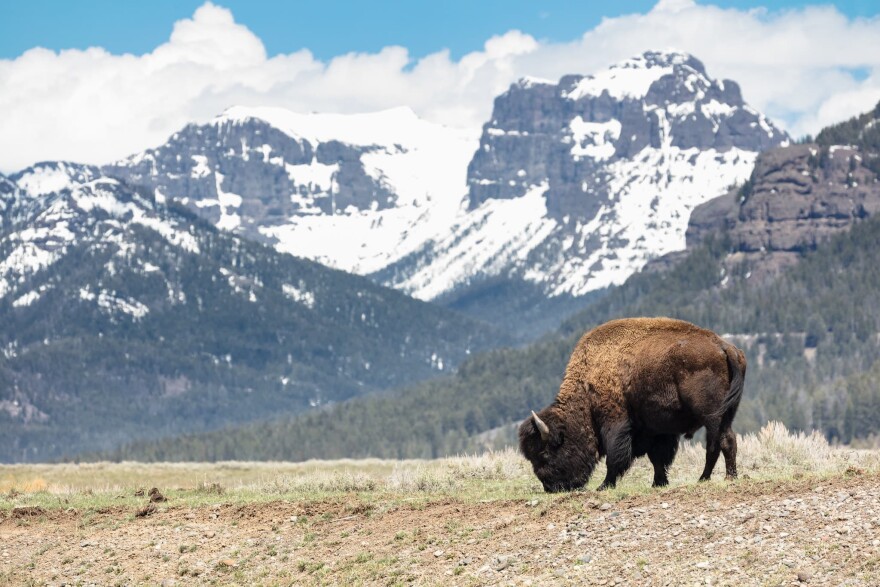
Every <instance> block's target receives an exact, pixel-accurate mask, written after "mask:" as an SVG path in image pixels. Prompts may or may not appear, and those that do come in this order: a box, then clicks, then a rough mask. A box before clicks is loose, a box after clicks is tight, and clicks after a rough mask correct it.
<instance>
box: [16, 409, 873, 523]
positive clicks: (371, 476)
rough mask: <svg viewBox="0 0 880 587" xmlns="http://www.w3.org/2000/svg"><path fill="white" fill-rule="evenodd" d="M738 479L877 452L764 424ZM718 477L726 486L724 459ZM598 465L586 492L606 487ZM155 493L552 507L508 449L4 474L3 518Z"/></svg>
mask: <svg viewBox="0 0 880 587" xmlns="http://www.w3.org/2000/svg"><path fill="white" fill-rule="evenodd" d="M704 459H705V452H704V449H703V447H702V445H700V444H697V443H685V444H683V445H682V447H681V449H680V450H679V453H678V456H677V457H676V461H675V463H674V465H673V467H672V470H671V472H670V485H671V486H672V487H676V486H689V485H693V483H694V481H695V479H696V477H697V476H698V475H699V473H700V472H701V471H702V466H703V461H704ZM738 462H739V470H740V475H741V476H742V477H743V478H744V479H753V480H762V479H763V480H784V479H796V478H799V477H801V476H805V475H820V476H821V475H835V474H840V473H843V472H845V471H846V470H847V469H848V468H857V469H862V470H876V469H878V468H880V451H874V450H853V449H849V448H845V447H832V446H830V445H829V444H828V443H827V442H826V441H825V439H824V438H823V437H822V436H821V435H819V434H812V435H805V434H792V433H789V431H788V430H786V428H785V427H784V426H782V425H781V424H778V423H770V424H768V425H767V426H765V427H764V428H763V429H762V430H761V431H760V432H758V433H757V434H750V435H746V436H742V437H740V439H739V455H738ZM719 463H720V464H719V465H718V466H717V467H716V475H715V476H716V477H723V460H722V461H719ZM604 476H605V471H604V465H603V464H600V465H599V467H598V468H597V470H596V472H595V473H594V474H593V478H592V480H591V481H590V483H589V485H588V489H591V488H593V489H594V488H595V487H596V486H597V485H598V484H599V482H601V480H602V479H603V478H604ZM651 479H652V469H651V466H650V463H649V462H648V461H647V459H644V458H642V459H638V460H636V463H635V465H634V466H633V468H632V469H631V470H630V471H629V473H627V475H626V476H625V477H624V478H623V481H622V482H621V483H620V484H619V486H618V488H617V489H615V490H613V491H611V492H609V493H608V494H607V495H608V497H607V498H606V499H613V498H620V497H622V496H627V495H632V494H637V493H643V492H646V491H649V490H650V485H651ZM152 487H156V488H159V489H160V490H161V491H162V492H163V493H164V494H165V495H166V496H168V497H172V496H173V497H174V498H175V503H177V504H193V505H195V504H205V503H214V502H263V501H273V500H299V501H301V500H324V499H327V498H331V497H335V496H340V495H345V496H349V497H351V496H352V495H353V494H354V495H356V496H358V497H360V498H361V499H365V500H371V501H374V500H392V501H393V500H398V499H405V500H426V499H431V498H435V499H443V498H448V497H455V498H456V499H459V500H462V501H481V500H487V499H496V500H510V499H534V498H536V497H537V498H539V499H550V498H552V496H545V495H544V494H543V493H542V491H541V486H540V484H539V483H538V481H537V479H536V478H535V477H534V475H533V474H532V472H531V469H530V467H529V464H528V462H526V461H525V460H524V459H523V458H522V457H521V456H520V455H519V454H518V453H517V452H516V451H514V450H513V449H507V450H504V451H499V452H489V453H485V454H482V455H474V456H458V457H450V458H446V459H439V460H431V461H422V460H410V461H387V460H379V459H362V460H337V461H308V462H304V463H286V462H279V463H261V462H220V463H150V464H144V463H132V462H123V463H106V462H104V463H88V464H81V465H77V464H57V465H0V509H7V510H8V509H11V508H13V507H15V506H21V505H35V506H41V507H44V508H53V507H64V508H69V507H74V508H89V507H107V506H110V505H121V504H127V503H135V502H136V501H137V499H136V497H137V496H135V495H134V494H135V493H136V492H137V490H138V489H150V488H152Z"/></svg>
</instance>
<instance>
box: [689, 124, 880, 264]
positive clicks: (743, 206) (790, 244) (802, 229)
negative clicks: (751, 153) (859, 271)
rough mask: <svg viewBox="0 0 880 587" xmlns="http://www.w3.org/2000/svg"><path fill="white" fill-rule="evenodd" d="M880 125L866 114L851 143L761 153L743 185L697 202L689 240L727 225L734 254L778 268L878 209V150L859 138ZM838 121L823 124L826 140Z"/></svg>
mask: <svg viewBox="0 0 880 587" xmlns="http://www.w3.org/2000/svg"><path fill="white" fill-rule="evenodd" d="M860 118H863V117H860ZM851 122H852V121H849V122H848V123H844V124H850V123H851ZM876 124H877V118H875V117H869V118H867V119H864V120H862V122H861V130H856V131H854V134H853V136H852V137H851V138H852V140H851V141H850V144H845V145H834V144H828V141H827V140H823V141H822V142H820V143H809V144H801V145H792V146H790V147H786V148H781V149H774V150H770V151H767V152H766V153H763V154H761V155H760V156H759V157H758V159H757V161H756V163H755V169H754V171H753V173H752V175H751V177H750V178H749V180H748V181H747V182H746V183H745V184H744V185H743V186H741V187H738V188H736V189H733V190H731V191H730V192H729V193H727V194H725V195H724V196H722V197H719V198H716V199H714V200H711V201H709V202H706V203H705V204H702V205H700V206H698V207H697V208H696V209H694V212H693V214H692V215H691V219H690V223H689V226H688V230H687V244H688V246H689V247H691V246H693V245H695V244H697V243H699V242H701V241H703V240H704V239H705V238H707V236H708V235H710V234H716V233H718V232H720V231H725V232H726V233H727V234H729V235H730V238H731V240H732V243H731V244H732V247H733V251H734V253H733V254H732V255H731V259H730V260H731V261H736V262H739V261H749V262H750V263H752V264H753V265H754V266H755V269H756V270H758V271H762V272H766V271H775V270H778V269H779V268H781V267H785V266H787V265H790V264H791V263H793V262H795V261H796V260H797V258H798V257H799V256H800V255H801V254H803V253H804V252H806V251H809V250H811V249H813V248H815V246H816V245H817V244H818V243H819V242H822V241H823V240H826V239H827V238H828V237H830V236H831V235H833V234H835V233H837V232H839V231H841V230H846V229H848V228H850V227H851V226H852V224H853V223H854V222H856V221H858V220H859V219H861V218H865V217H867V216H870V215H874V214H877V213H878V212H880V176H878V173H877V171H876V170H875V169H874V167H876V162H877V158H878V152H877V150H876V149H874V148H873V147H872V146H871V145H870V144H859V143H860V137H862V138H864V135H865V133H866V132H871V129H874V128H876ZM838 126H840V125H838ZM834 128H835V127H832V128H831V129H828V130H826V131H823V132H824V133H825V134H824V135H821V134H820V139H821V138H823V137H828V136H831V135H834V136H836V134H834V133H831V132H830V131H831V130H833V129H834ZM873 132H876V131H873ZM837 138H840V137H837Z"/></svg>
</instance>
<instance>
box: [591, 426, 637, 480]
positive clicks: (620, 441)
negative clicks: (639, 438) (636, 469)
mask: <svg viewBox="0 0 880 587" xmlns="http://www.w3.org/2000/svg"><path fill="white" fill-rule="evenodd" d="M602 435H603V439H604V444H605V468H606V469H607V471H608V472H607V473H606V475H605V480H604V481H602V485H600V486H599V487H598V490H599V491H604V490H606V489H609V488H613V487H614V486H616V485H617V480H618V479H619V478H620V477H621V476H622V475H623V474H624V473H626V472H627V470H629V467H630V465H632V461H633V447H632V441H633V438H632V429H631V426H630V423H629V421H625V422H623V423H619V424H616V425H611V426H609V427H608V428H607V430H603V431H602Z"/></svg>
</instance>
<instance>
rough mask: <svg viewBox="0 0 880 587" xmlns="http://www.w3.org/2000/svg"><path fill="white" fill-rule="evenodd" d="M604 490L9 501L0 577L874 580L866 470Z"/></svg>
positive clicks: (879, 578) (41, 580) (338, 581)
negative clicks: (82, 504)
mask: <svg viewBox="0 0 880 587" xmlns="http://www.w3.org/2000/svg"><path fill="white" fill-rule="evenodd" d="M602 498H603V494H601V493H595V492H592V491H588V492H578V493H572V494H568V495H564V496H560V497H558V498H555V499H550V500H538V499H534V500H528V501H526V500H518V501H491V502H486V503H480V502H476V503H468V502H464V501H462V502H458V501H457V500H456V499H454V498H445V499H442V500H438V501H430V500H429V501H428V502H427V503H425V502H421V501H419V502H415V501H414V502H413V504H407V503H405V502H403V503H401V502H400V501H397V502H395V503H394V504H383V503H381V502H378V503H367V502H364V501H363V500H362V499H360V498H359V497H358V496H357V495H356V494H352V495H351V496H350V499H347V498H343V499H338V500H331V501H327V500H323V501H317V502H305V503H296V502H281V501H279V502H270V503H262V504H232V503H222V500H221V503H215V504H208V505H204V506H196V507H193V506H180V505H177V506H176V505H175V504H174V503H173V500H172V501H169V502H165V503H158V504H156V510H155V511H154V512H152V513H149V514H148V515H145V516H142V517H137V516H135V515H134V514H135V512H134V511H132V508H131V507H128V506H125V507H123V506H120V507H110V508H104V509H102V510H100V511H97V512H93V511H90V512H83V511H78V510H75V509H68V510H64V509H27V508H16V509H12V510H7V511H6V512H2V513H0V516H2V518H0V583H2V582H3V581H6V582H7V583H8V584H11V585H31V584H36V585H43V584H47V585H63V584H73V585H142V584H143V585H201V584H217V585H226V584H242V585H255V584H265V585H276V584H277V585H308V584H328V585H350V584H378V585H396V584H400V585H409V584H417V585H435V584H442V585H490V584H501V585H565V584H574V585H737V586H744V585H799V584H810V585H880V475H877V474H876V473H866V472H860V471H851V472H850V473H849V474H846V475H840V476H835V477H831V478H803V479H800V480H792V481H785V482H771V481H749V480H745V481H739V482H736V483H732V484H724V483H711V484H708V485H699V486H698V485H693V486H685V487H678V488H675V489H669V490H662V491H655V492H651V493H649V494H646V495H637V496H633V497H623V498H622V499H620V500H619V501H612V502H610V503H609V502H604V501H603V500H602ZM146 500H147V498H146V497H145V498H144V503H145V504H146V503H147V501H146Z"/></svg>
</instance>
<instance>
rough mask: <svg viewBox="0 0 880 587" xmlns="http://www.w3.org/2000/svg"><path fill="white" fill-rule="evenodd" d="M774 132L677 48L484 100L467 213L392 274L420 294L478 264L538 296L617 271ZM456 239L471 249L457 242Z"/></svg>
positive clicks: (714, 191)
mask: <svg viewBox="0 0 880 587" xmlns="http://www.w3.org/2000/svg"><path fill="white" fill-rule="evenodd" d="M787 141H788V137H787V135H786V134H785V133H784V132H783V131H781V130H779V129H778V128H776V127H775V126H774V125H773V124H772V123H771V122H770V121H768V120H767V119H766V118H765V117H764V116H762V115H761V114H760V113H758V112H756V111H755V110H754V109H752V108H751V107H749V106H748V105H747V104H745V103H744V102H743V100H742V97H741V95H740V90H739V86H738V85H737V84H736V83H735V82H732V81H729V80H725V81H718V80H713V79H712V78H710V77H709V76H708V74H707V73H706V71H705V68H704V67H703V65H702V63H700V62H699V61H698V60H697V59H695V58H694V57H692V56H689V55H686V54H682V53H658V52H651V53H645V54H644V55H641V56H639V57H636V58H633V59H630V60H628V61H625V62H623V63H620V64H618V65H615V66H613V67H611V68H609V69H608V70H605V71H602V72H600V73H598V74H596V75H591V76H586V77H584V76H566V77H564V78H562V80H560V82H559V83H553V82H550V81H546V80H538V79H523V80H520V81H519V82H518V83H517V84H514V85H513V86H512V87H511V88H510V89H509V90H508V91H507V92H506V93H504V94H502V95H501V96H499V97H498V98H497V99H496V100H495V106H494V111H493V114H492V119H491V120H490V121H489V122H488V123H487V124H486V125H484V127H483V135H482V137H481V139H480V147H479V149H478V150H477V152H476V154H475V156H474V158H473V159H472V160H471V163H470V165H469V167H468V190H469V191H468V207H467V212H466V213H465V214H463V216H462V217H461V218H459V219H458V220H457V223H456V225H455V226H454V229H453V230H452V231H450V234H449V236H448V237H447V238H446V239H444V240H443V241H441V242H439V243H431V244H430V246H429V247H428V249H427V250H426V251H425V254H424V255H423V256H422V257H423V258H424V259H429V260H430V261H429V262H422V261H421V259H416V260H415V262H412V263H409V264H408V265H404V266H401V267H396V268H394V269H395V270H394V279H393V280H392V283H393V284H394V285H397V286H399V287H403V288H404V289H406V290H409V291H413V292H416V293H417V294H420V295H422V296H424V297H433V296H436V295H438V294H439V293H442V291H443V288H448V287H450V286H449V285H448V284H450V283H452V284H458V283H460V282H461V281H462V280H465V279H467V278H470V277H472V276H474V275H480V274H499V273H500V274H505V275H507V276H508V277H511V278H518V279H522V280H525V281H527V282H531V283H534V284H537V285H540V286H541V287H542V289H543V290H544V291H545V292H546V293H547V294H549V295H551V296H554V295H563V294H568V295H575V296H577V295H583V294H585V293H587V292H589V291H592V290H595V289H598V288H602V287H605V286H608V285H612V284H617V283H621V282H622V281H624V280H625V279H626V278H627V277H628V276H629V275H631V274H632V273H634V272H636V271H638V270H639V269H640V268H641V267H642V266H643V265H644V264H645V263H646V262H647V261H648V260H649V259H651V258H652V257H655V256H658V255H662V254H664V253H667V252H669V251H672V250H676V249H683V248H684V246H685V229H686V227H687V220H688V216H689V214H690V211H691V210H692V209H693V208H694V206H696V205H698V204H700V203H702V202H705V201H707V200H709V199H711V198H713V197H715V196H718V195H719V194H721V193H723V192H724V191H725V190H726V189H727V188H728V187H729V186H730V185H731V184H733V183H738V182H743V181H744V180H745V179H746V178H747V177H748V176H749V173H750V172H751V169H752V165H753V164H754V161H755V158H756V156H757V153H758V152H759V151H762V150H764V149H767V148H770V147H774V146H777V145H781V144H786V143H787ZM467 251H477V253H476V255H474V254H470V255H467V254H466V253H467Z"/></svg>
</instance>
